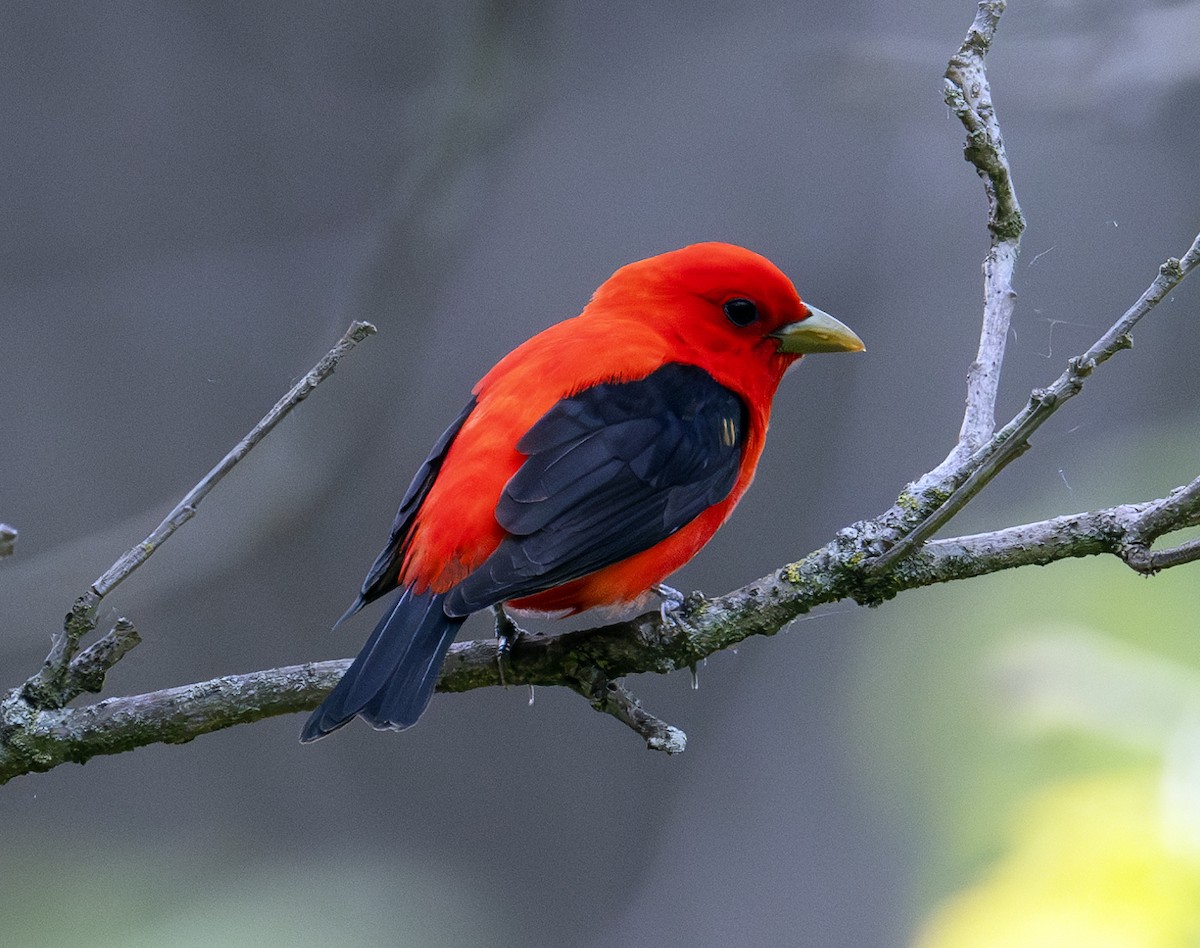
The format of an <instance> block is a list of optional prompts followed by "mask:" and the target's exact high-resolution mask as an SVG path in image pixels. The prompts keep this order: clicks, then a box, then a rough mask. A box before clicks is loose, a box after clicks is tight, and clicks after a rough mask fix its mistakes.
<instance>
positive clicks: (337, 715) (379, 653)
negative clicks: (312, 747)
mask: <svg viewBox="0 0 1200 948" xmlns="http://www.w3.org/2000/svg"><path fill="white" fill-rule="evenodd" d="M444 599H445V596H444V595H443V594H440V593H432V592H426V593H423V594H421V595H416V594H414V593H413V592H412V590H411V589H406V590H404V592H403V594H402V595H401V596H400V598H399V599H397V600H396V603H395V605H393V606H392V608H391V609H390V610H388V612H387V614H386V615H385V616H384V617H383V618H382V619H381V620H380V622H379V624H378V625H377V626H375V631H374V632H372V633H371V637H370V638H369V639H368V640H367V644H366V645H364V646H363V649H362V651H361V652H359V653H358V657H357V658H355V659H354V662H353V663H352V664H351V665H350V667H349V669H347V670H346V674H345V675H343V676H342V679H341V681H339V682H338V683H337V685H336V686H335V687H334V689H333V691H331V692H330V693H329V695H328V697H326V699H325V700H324V701H323V702H322V703H321V705H320V707H318V708H317V709H316V710H315V711H314V712H313V713H312V714H311V715H310V716H309V718H308V721H307V722H306V723H305V725H304V730H303V731H302V732H301V734H300V741H301V743H304V744H307V743H310V742H311V741H316V740H320V739H321V738H322V737H324V736H325V735H326V734H329V733H332V732H333V731H336V730H337V729H338V728H339V727H341V726H342V725H343V724H345V723H347V722H348V721H350V720H351V719H352V718H354V717H356V716H361V717H362V718H363V719H365V720H366V721H367V722H368V723H369V724H370V725H371V726H372V727H374V728H376V729H378V730H383V729H392V730H397V731H398V730H402V729H404V728H406V727H411V726H412V725H413V724H416V723H417V719H418V718H419V717H420V716H421V712H422V711H424V710H425V706H426V705H428V704H429V699H430V698H431V697H432V696H433V689H434V686H435V685H436V684H437V680H438V673H439V672H440V671H441V668H442V663H443V661H445V658H446V651H447V650H448V649H449V648H450V643H451V642H453V641H454V636H455V635H457V634H458V630H459V628H460V627H461V626H462V624H463V622H464V621H465V620H464V619H462V618H452V617H450V616H447V615H446V613H445V611H444V610H443V609H442V601H443V600H444Z"/></svg>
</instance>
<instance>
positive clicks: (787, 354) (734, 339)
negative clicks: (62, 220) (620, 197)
mask: <svg viewBox="0 0 1200 948" xmlns="http://www.w3.org/2000/svg"><path fill="white" fill-rule="evenodd" d="M589 309H592V310H593V311H597V310H599V311H603V312H606V313H609V314H613V315H618V314H619V317H620V318H624V319H632V320H637V321H639V322H641V323H643V324H647V325H648V328H651V329H652V330H653V331H654V332H655V333H656V334H661V336H663V337H664V338H666V339H667V340H669V343H670V345H671V346H672V347H676V348H677V349H678V350H679V352H680V354H681V355H686V356H690V357H691V360H693V361H695V362H697V364H700V365H703V366H704V367H706V368H709V369H710V370H713V369H714V368H715V369H717V370H718V371H716V372H714V374H718V375H720V374H725V372H724V371H721V370H723V369H727V370H732V371H752V367H761V368H762V369H764V370H765V371H766V372H767V373H768V374H769V375H770V376H772V377H774V380H775V381H776V382H778V379H779V378H780V377H781V376H782V375H783V372H784V371H785V370H786V369H787V367H788V366H789V365H791V364H792V363H793V362H795V361H796V360H797V359H799V358H800V357H801V356H803V355H804V354H806V353H810V352H858V351H861V350H862V349H863V348H865V347H864V346H863V342H862V340H861V339H859V338H858V336H857V335H856V334H855V333H854V332H853V330H851V329H850V328H849V327H848V326H846V325H845V324H843V323H842V322H840V321H839V320H837V319H834V318H833V317H832V316H830V315H829V314H828V313H825V312H823V311H821V310H819V309H817V308H816V307H814V306H810V305H808V304H807V303H805V302H804V301H803V300H801V298H800V294H799V293H797V292H796V288H795V286H793V284H792V281H791V280H789V279H788V278H787V276H785V275H784V273H783V271H782V270H780V269H779V268H778V267H777V266H775V264H773V263H771V261H770V260H768V259H767V258H766V257H763V256H760V255H759V254H756V253H754V252H753V251H750V250H746V249H745V248H744V247H738V246H735V245H733V244H725V243H716V242H713V243H702V244H692V245H691V246H688V247H684V248H682V249H680V250H673V251H671V252H669V253H664V254H659V255H658V256H656V257H648V258H647V259H645V260H639V261H637V262H636V263H631V264H629V265H627V266H624V267H622V268H621V269H620V270H618V271H617V272H616V273H614V274H613V275H612V276H611V277H610V278H609V279H608V280H607V281H606V282H605V283H604V284H603V285H602V286H601V287H600V288H599V289H598V290H597V291H596V294H595V296H594V297H593V299H592V303H591V304H590V306H589Z"/></svg>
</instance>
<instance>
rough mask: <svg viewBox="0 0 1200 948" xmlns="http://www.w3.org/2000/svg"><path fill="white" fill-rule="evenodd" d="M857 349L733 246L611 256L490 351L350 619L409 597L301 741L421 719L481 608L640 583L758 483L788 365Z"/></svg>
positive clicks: (597, 594)
mask: <svg viewBox="0 0 1200 948" xmlns="http://www.w3.org/2000/svg"><path fill="white" fill-rule="evenodd" d="M862 348H863V344H862V340H860V339H859V338H858V336H856V335H855V334H854V333H853V332H852V331H851V330H850V329H849V328H848V327H846V326H845V325H843V324H842V323H840V322H839V321H838V320H836V319H834V318H833V317H832V316H830V315H828V314H827V313H823V312H821V311H820V310H819V309H816V308H814V307H812V306H809V305H807V304H806V303H804V302H802V301H801V299H800V296H799V295H798V294H797V293H796V289H795V287H794V286H792V283H791V281H790V280H788V278H787V277H786V276H784V274H783V273H782V272H781V271H780V270H779V269H778V268H777V267H776V266H775V265H774V264H772V263H771V262H770V261H769V260H767V259H765V258H764V257H760V256H759V255H758V254H756V253H752V252H751V251H749V250H745V249H743V248H741V247H735V246H733V245H731V244H722V243H705V244H695V245H693V246H690V247H684V248H683V249H682V250H676V251H673V252H671V253H664V254H661V255H660V256H657V257H650V258H648V259H646V260H640V261H638V262H637V263H631V264H629V265H628V266H625V267H622V268H621V269H620V270H618V271H617V272H616V273H614V274H613V275H612V276H611V277H610V278H609V279H608V280H607V281H605V283H604V284H603V285H602V286H601V287H600V289H598V290H597V291H596V293H595V295H594V296H593V297H592V299H591V302H589V303H588V305H587V306H586V307H585V308H584V310H583V312H582V313H581V314H580V315H579V316H577V317H575V318H574V319H568V320H566V321H564V322H561V323H559V324H558V325H556V326H551V327H550V328H549V329H547V330H545V331H544V332H542V333H539V334H538V335H536V336H534V337H533V338H532V339H530V340H529V341H528V342H526V343H525V344H524V345H521V346H518V347H517V348H516V349H514V350H513V351H512V352H510V353H509V354H508V355H507V356H505V357H504V358H503V359H501V360H500V362H499V363H497V364H496V366H495V368H493V369H492V370H491V371H490V372H488V374H487V375H485V376H484V377H483V379H482V380H481V381H480V382H479V384H478V385H476V386H475V388H474V391H473V395H472V398H471V400H470V401H469V402H468V403H467V407H466V408H464V409H463V411H462V414H460V415H459V416H458V418H456V419H455V421H454V423H453V424H452V425H450V427H449V428H447V429H446V433H445V434H443V435H442V436H441V438H439V439H438V442H437V444H435V445H434V446H433V450H432V451H431V452H430V454H429V457H428V458H426V459H425V463H424V464H422V465H421V467H420V469H419V470H418V471H417V474H416V477H414V478H413V482H412V484H411V485H410V486H409V488H408V493H407V494H405V495H404V499H403V500H402V501H401V503H400V509H399V511H398V512H397V513H396V519H395V521H394V522H393V524H392V533H391V537H390V538H389V539H388V542H387V546H385V547H384V549H383V552H382V553H380V554H379V557H378V558H377V559H376V560H375V565H374V566H373V567H372V568H371V571H370V573H369V574H368V575H367V578H366V580H365V581H364V582H363V587H362V592H361V593H360V594H359V596H358V599H357V600H356V601H355V602H354V604H353V605H352V606H351V607H350V609H349V611H347V613H346V615H345V616H343V617H342V618H343V619H344V618H346V617H348V616H350V615H353V614H354V613H355V612H357V611H358V610H359V609H361V608H362V607H363V606H364V605H365V604H366V603H368V602H371V601H372V600H374V599H378V598H379V597H380V596H383V595H385V594H387V593H389V592H391V591H392V590H393V589H397V588H398V589H400V591H401V592H400V597H399V598H398V599H397V600H396V602H395V603H394V604H393V605H392V607H391V609H390V610H389V611H388V612H387V614H386V615H385V616H384V617H383V619H382V620H381V621H380V623H379V624H378V625H377V626H376V627H375V631H374V632H373V633H372V634H371V637H370V639H368V640H367V644H366V645H365V646H364V647H363V650H362V651H361V652H359V654H358V657H357V658H356V659H355V660H354V663H353V664H352V665H351V666H350V668H349V670H348V671H347V672H346V674H345V675H344V676H343V677H342V679H341V681H339V682H338V684H337V686H336V687H335V688H334V689H333V691H332V692H331V693H330V694H329V696H328V697H327V698H326V699H325V701H324V702H323V703H322V704H321V706H320V707H318V708H317V709H316V710H315V711H314V712H313V713H312V715H311V717H309V719H308V722H307V723H306V724H305V726H304V731H303V733H302V735H301V740H302V741H304V742H308V741H315V740H318V739H319V738H321V737H324V736H325V735H326V734H328V733H330V732H331V731H334V730H336V729H337V728H339V727H341V726H342V725H343V724H345V723H346V722H347V721H349V720H350V719H351V718H353V717H355V716H356V715H360V716H362V717H363V718H365V719H366V720H367V722H368V723H370V724H371V725H372V726H373V727H375V728H379V729H383V728H391V729H395V730H400V729H402V728H406V727H409V726H410V725H412V724H415V723H416V721H417V718H419V717H420V716H421V713H422V712H423V711H424V710H425V707H426V705H427V704H428V703H429V699H430V697H431V696H432V694H433V689H434V685H435V684H436V683H437V679H438V673H439V672H440V670H441V667H442V663H443V661H444V660H445V656H446V650H447V649H448V648H449V647H450V643H451V642H452V641H454V637H455V635H456V633H457V632H458V629H459V627H460V626H461V625H462V624H463V622H465V621H466V618H467V616H469V615H470V614H471V613H472V612H477V611H479V610H480V609H486V608H488V607H489V606H497V605H501V604H505V603H507V604H510V605H512V606H514V607H516V608H518V609H530V610H537V611H540V612H548V613H557V614H571V613H576V612H580V611H582V610H584V609H591V608H592V607H593V606H603V605H613V604H619V603H629V602H634V601H636V600H638V599H640V598H641V597H642V596H644V595H645V593H646V592H647V591H648V590H649V589H650V588H651V587H652V586H654V585H656V584H657V583H659V582H660V581H661V580H663V579H665V578H666V577H667V576H668V575H669V574H670V573H672V572H674V571H675V570H676V569H678V568H679V567H680V566H682V565H683V564H684V563H686V562H687V561H688V560H690V559H691V558H692V557H693V556H695V555H696V553H697V551H699V549H700V548H701V547H702V546H704V544H705V543H707V542H708V540H709V538H710V537H712V535H713V534H714V533H715V532H716V530H717V528H718V527H719V526H720V525H721V524H722V523H724V522H725V519H726V518H727V517H728V516H729V514H730V513H731V512H732V511H733V508H734V506H736V504H737V502H738V501H739V500H740V499H741V497H742V494H744V493H745V492H746V488H748V487H749V486H750V482H751V480H753V478H754V468H755V466H756V465H757V463H758V458H759V455H760V454H761V453H762V449H763V439H764V438H765V437H766V434H767V421H768V418H769V416H770V412H771V399H772V398H773V397H774V395H775V389H776V388H777V387H778V385H779V382H780V380H781V379H782V378H783V374H784V372H785V371H787V369H788V367H789V366H791V365H792V364H793V363H794V362H796V361H797V360H798V359H799V358H800V357H801V356H802V355H803V354H804V353H808V352H856V351H859V350H861V349H862Z"/></svg>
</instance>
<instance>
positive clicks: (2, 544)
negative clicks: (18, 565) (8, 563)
mask: <svg viewBox="0 0 1200 948" xmlns="http://www.w3.org/2000/svg"><path fill="white" fill-rule="evenodd" d="M16 545H17V528H16V527H10V526H9V525H8V524H7V523H0V559H4V557H6V556H12V555H13V550H14V548H15V547H16Z"/></svg>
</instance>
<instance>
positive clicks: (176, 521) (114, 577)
mask: <svg viewBox="0 0 1200 948" xmlns="http://www.w3.org/2000/svg"><path fill="white" fill-rule="evenodd" d="M375 332H376V329H375V327H374V326H373V325H371V324H370V323H367V322H355V323H352V324H351V325H350V328H349V329H347V330H346V332H345V334H344V335H343V336H342V338H341V339H339V340H338V342H337V344H336V345H335V346H334V347H333V348H332V349H330V350H329V351H328V352H327V353H325V355H324V356H323V357H322V358H321V360H320V361H319V362H317V364H316V365H314V366H313V367H312V369H310V370H309V372H308V373H307V374H306V375H305V376H304V377H303V378H302V379H301V380H300V381H299V382H297V383H296V384H295V385H293V386H292V388H291V390H290V391H288V393H287V394H286V395H284V396H283V397H282V398H281V399H279V401H278V402H276V403H275V405H274V407H273V408H272V409H271V410H270V411H269V412H267V413H266V414H265V415H264V416H263V417H262V419H261V420H260V421H259V422H258V424H256V425H255V426H254V427H253V428H251V429H250V431H249V432H248V433H247V434H246V436H245V437H244V438H242V440H241V441H239V442H238V443H237V444H236V445H235V446H234V447H233V450H231V451H230V452H229V453H228V454H226V455H225V457H223V458H222V459H221V460H220V462H219V463H218V464H217V465H216V466H215V467H214V468H213V469H212V470H211V471H209V472H208V473H207V474H205V475H204V477H203V478H201V479H200V482H199V483H197V484H196V486H195V487H193V488H192V489H191V490H190V491H188V493H187V495H186V496H185V497H184V498H183V500H181V501H180V502H179V503H178V504H176V505H175V508H174V509H173V510H172V511H171V512H170V513H169V514H167V516H166V517H165V518H164V519H163V521H162V523H160V524H159V525H158V526H157V527H155V528H154V530H152V531H151V532H150V535H149V536H147V537H146V539H144V540H143V541H142V542H141V543H139V544H138V545H137V546H135V547H133V548H132V549H130V550H128V551H126V552H125V553H124V554H122V555H121V556H120V557H119V558H118V559H117V561H116V562H115V563H113V565H112V566H110V567H109V568H108V569H107V570H105V571H104V573H103V574H102V575H101V576H100V577H99V578H98V579H97V580H96V581H95V582H94V583H92V584H91V586H90V587H88V590H87V592H86V593H84V594H83V595H82V596H80V597H79V599H77V600H76V602H75V604H74V606H73V607H72V608H71V611H70V612H69V613H68V614H67V618H66V621H65V622H64V624H63V630H62V631H61V632H60V633H58V634H57V635H56V636H55V637H54V643H53V645H52V647H51V650H50V654H49V655H48V656H47V657H46V660H45V662H43V663H42V667H41V669H39V670H38V672H37V674H35V675H34V676H33V677H31V678H30V679H29V680H28V681H27V682H26V683H25V685H24V686H23V692H24V697H25V699H26V700H28V701H29V702H30V703H31V704H33V705H34V706H35V707H39V708H56V707H62V706H63V705H64V704H65V703H66V702H67V701H69V700H70V698H71V697H74V695H70V696H69V697H68V696H67V694H66V692H67V690H69V689H64V687H63V685H64V682H65V680H66V676H67V672H68V668H69V666H70V663H71V659H72V658H74V656H75V653H76V652H77V651H78V649H79V642H80V640H81V639H82V638H83V637H84V636H85V635H88V634H90V633H91V632H92V631H93V630H94V629H95V628H96V619H95V616H96V608H97V606H99V605H100V601H101V600H102V599H103V598H104V597H105V596H106V595H107V594H108V593H110V592H111V591H112V590H113V589H114V588H115V587H116V586H117V585H118V584H119V583H121V582H122V581H123V580H125V579H126V578H128V577H129V575H130V574H131V573H133V571H134V570H136V569H137V568H138V567H139V566H141V565H142V564H143V563H145V562H146V560H148V559H149V558H150V557H151V556H152V555H153V554H154V552H155V551H156V550H158V548H159V547H161V546H162V545H163V543H165V542H166V541H167V540H168V539H170V537H171V535H172V534H174V533H175V531H176V530H178V529H179V528H180V527H181V526H183V525H184V524H185V523H187V522H188V520H190V519H191V518H192V517H193V516H194V515H195V513H196V507H197V506H199V504H200V501H202V500H203V499H204V498H205V497H207V496H208V494H209V492H210V491H211V490H212V489H213V488H214V487H215V486H216V485H217V483H218V482H219V481H220V480H221V479H222V478H223V477H224V476H225V475H226V474H228V473H229V472H230V471H231V470H233V468H234V466H235V465H237V463H238V462H239V461H241V460H242V458H244V457H245V456H246V455H247V454H249V453H250V451H251V450H252V449H253V448H254V446H255V445H257V444H258V443H259V442H260V441H262V439H263V438H265V437H266V436H267V435H268V434H270V433H271V431H272V429H274V427H275V426H276V425H277V424H279V422H280V421H282V420H283V419H284V418H285V417H287V415H288V414H289V413H290V412H291V410H292V409H293V408H295V407H296V406H297V405H299V404H300V402H302V401H304V399H305V398H307V397H308V396H309V395H310V394H311V393H312V391H313V389H315V388H316V387H317V386H318V385H320V384H321V382H323V381H324V380H325V379H327V378H328V377H329V376H330V375H332V374H333V370H334V369H335V368H336V367H337V364H338V362H339V361H341V359H342V357H343V356H344V355H346V353H348V352H349V351H350V350H351V349H353V348H354V347H355V345H357V344H358V343H359V342H361V341H362V340H364V339H366V338H367V337H368V336H371V335H374V333H375ZM77 693H78V692H76V694H77Z"/></svg>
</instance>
